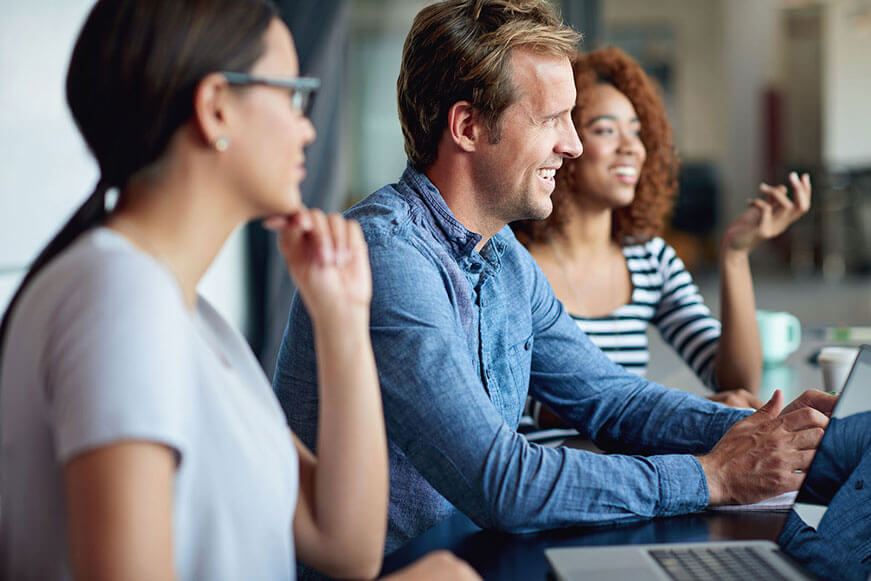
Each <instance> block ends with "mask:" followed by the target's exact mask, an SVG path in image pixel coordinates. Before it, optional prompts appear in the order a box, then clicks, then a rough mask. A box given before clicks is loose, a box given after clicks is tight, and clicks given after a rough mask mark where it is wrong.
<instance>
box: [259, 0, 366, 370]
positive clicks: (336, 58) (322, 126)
mask: <svg viewBox="0 0 871 581" xmlns="http://www.w3.org/2000/svg"><path fill="white" fill-rule="evenodd" d="M276 4H277V6H278V7H279V10H280V12H281V16H282V18H283V19H284V21H285V22H286V23H287V25H288V27H289V28H290V32H291V34H292V35H293V40H294V43H295V44H296V50H297V53H298V54H299V63H300V74H301V75H305V76H311V77H318V78H319V79H320V80H321V88H320V89H319V90H318V94H317V97H316V99H315V101H314V104H313V108H312V113H311V120H312V123H313V124H314V126H315V130H316V131H317V139H316V140H315V142H314V143H312V144H311V145H309V147H308V148H307V149H306V179H305V181H304V182H303V183H302V196H303V201H304V202H305V204H306V205H307V206H310V207H318V208H321V209H323V210H324V211H326V212H335V211H337V210H341V209H342V208H343V205H344V202H345V195H346V194H345V190H344V179H343V177H344V173H345V165H346V160H347V153H346V150H345V142H346V139H345V136H344V134H343V131H344V127H343V123H342V120H343V111H342V103H343V98H344V95H345V85H346V79H345V76H346V75H345V72H346V64H347V56H348V36H349V35H348V30H349V19H348V10H349V5H348V2H347V0H319V1H318V2H312V1H310V0H309V1H304V0H283V1H279V2H277V3H276ZM246 228H247V231H246V235H247V242H248V249H249V273H248V275H249V280H250V288H249V291H250V292H249V297H250V303H249V305H250V308H249V313H248V321H249V329H248V340H249V342H250V343H251V347H252V349H253V350H254V352H255V353H256V354H257V357H258V358H259V360H260V364H261V365H262V366H263V369H264V370H265V371H266V374H267V376H268V377H272V372H273V369H274V367H275V358H276V356H277V354H278V347H279V345H280V343H281V337H282V334H283V333H284V328H285V326H286V324H287V314H288V311H289V308H290V299H291V297H292V296H293V290H294V287H293V283H292V282H291V280H290V277H289V276H288V274H287V268H286V267H285V265H284V261H283V260H282V258H281V255H280V253H279V252H278V249H277V247H276V241H275V235H274V234H272V233H271V232H269V231H267V230H264V229H263V228H262V227H261V226H260V224H259V223H257V222H254V223H251V224H249V225H248V226H247V227H246Z"/></svg>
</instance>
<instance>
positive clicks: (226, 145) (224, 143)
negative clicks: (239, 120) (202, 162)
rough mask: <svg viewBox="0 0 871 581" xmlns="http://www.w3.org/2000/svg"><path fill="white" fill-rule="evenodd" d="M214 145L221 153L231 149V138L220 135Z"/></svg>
mask: <svg viewBox="0 0 871 581" xmlns="http://www.w3.org/2000/svg"><path fill="white" fill-rule="evenodd" d="M214 147H215V150H216V151H219V152H221V153H223V152H225V151H227V150H228V149H230V138H229V137H219V138H217V139H216V140H215V143H214Z"/></svg>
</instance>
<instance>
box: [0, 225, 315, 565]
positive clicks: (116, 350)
mask: <svg viewBox="0 0 871 581" xmlns="http://www.w3.org/2000/svg"><path fill="white" fill-rule="evenodd" d="M5 345H6V347H5V349H4V351H3V353H2V370H0V371H2V375H0V502H2V511H0V515H2V526H0V535H2V538H0V559H2V562H0V564H2V568H0V578H6V579H48V580H51V579H66V578H69V577H70V573H69V559H68V556H67V538H66V521H65V516H66V515H65V508H64V500H63V498H64V497H63V481H62V477H63V472H62V470H63V465H64V463H65V462H67V461H68V460H70V459H71V458H73V457H75V456H76V455H78V454H81V453H83V452H86V451H88V450H92V449H94V448H99V447H101V446H106V445H109V444H112V443H113V442H118V441H121V440H131V439H133V440H144V441H150V442H157V443H161V444H164V445H166V446H169V447H170V448H172V449H173V450H175V452H176V453H177V455H178V467H177V469H176V473H175V481H174V505H173V543H174V555H175V559H176V562H175V570H176V572H177V574H178V576H179V577H180V578H182V579H233V580H237V579H270V580H271V579H293V578H294V577H295V569H296V566H295V560H294V545H293V536H292V534H293V529H292V520H293V513H294V509H295V507H296V499H297V486H298V477H299V475H298V470H299V466H298V459H297V455H296V450H295V448H294V446H293V443H292V440H291V437H290V432H289V428H288V427H287V424H286V420H285V417H284V414H283V413H282V411H281V408H280V407H279V405H278V401H277V400H276V398H275V396H274V394H273V392H272V389H271V386H270V384H269V382H268V380H267V379H266V376H265V375H264V374H263V371H262V370H261V369H260V366H259V364H258V363H257V360H256V359H255V358H254V356H253V354H252V353H251V351H250V349H249V348H248V346H247V344H246V343H245V341H244V340H243V339H242V337H241V336H240V335H239V333H237V332H236V331H235V330H233V329H232V328H231V327H230V326H229V325H228V324H227V323H226V322H225V321H224V320H223V319H222V318H221V316H220V315H219V314H218V313H217V312H216V311H215V310H214V309H213V308H212V307H211V306H210V305H209V304H208V303H207V302H206V301H205V300H204V299H202V298H200V299H199V302H198V304H197V307H196V310H195V311H194V312H191V311H188V310H187V309H186V308H185V306H184V303H183V299H182V295H181V291H180V289H179V287H178V285H177V282H176V280H175V278H174V277H173V276H172V274H171V273H169V271H168V270H167V269H166V268H165V267H164V266H163V265H161V264H160V263H159V262H157V261H155V259H154V258H152V257H151V256H149V255H147V254H144V253H142V252H140V251H138V250H136V249H135V248H134V247H133V246H132V245H131V244H129V243H128V242H127V241H126V239H125V238H123V237H122V236H120V235H118V234H116V233H115V232H113V231H112V230H109V229H106V228H97V229H95V230H93V231H90V232H88V233H86V234H84V235H82V236H81V237H80V238H79V239H78V240H77V241H76V242H75V243H74V244H73V245H72V246H71V247H70V248H68V249H67V250H66V251H65V252H64V253H63V254H62V255H61V256H59V257H58V258H57V259H55V260H54V261H53V262H52V263H51V264H50V265H49V266H48V267H47V268H45V269H44V270H43V272H42V273H40V275H39V276H38V277H37V278H36V279H35V280H34V282H33V283H32V284H31V285H30V286H29V287H28V289H27V292H26V293H25V294H24V296H23V297H22V299H21V301H20V302H19V303H18V306H17V308H16V310H15V314H14V316H13V319H12V321H11V325H10V327H9V330H8V334H7V336H6V340H5ZM224 361H226V363H225V362H224ZM227 363H228V364H227Z"/></svg>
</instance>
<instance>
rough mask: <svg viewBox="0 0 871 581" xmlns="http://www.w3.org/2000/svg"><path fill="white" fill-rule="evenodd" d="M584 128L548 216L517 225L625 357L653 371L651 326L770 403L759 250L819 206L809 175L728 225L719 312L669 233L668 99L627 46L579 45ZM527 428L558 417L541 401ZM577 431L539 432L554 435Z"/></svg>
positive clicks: (617, 357) (565, 292)
mask: <svg viewBox="0 0 871 581" xmlns="http://www.w3.org/2000/svg"><path fill="white" fill-rule="evenodd" d="M573 67H574V73H575V86H576V88H577V101H576V107H575V109H574V111H573V112H572V118H573V121H574V123H575V128H576V129H577V131H578V134H579V136H580V138H581V142H582V143H583V144H584V153H583V154H582V155H581V156H580V157H579V158H577V159H572V160H567V161H566V163H565V164H564V165H563V167H562V168H561V169H560V170H559V171H558V172H557V175H556V189H555V191H554V195H553V212H552V213H551V215H550V217H549V218H548V219H547V220H543V221H532V220H528V221H524V222H519V223H516V224H514V225H513V227H514V230H515V232H516V233H517V237H518V239H519V240H520V241H521V242H523V243H524V244H525V245H526V246H527V248H528V249H529V251H530V253H531V254H532V256H533V257H535V259H536V261H537V262H538V264H539V265H540V266H541V268H542V270H543V271H544V273H545V275H547V278H548V280H549V281H550V283H551V286H552V287H553V289H554V292H555V293H556V296H557V298H558V299H560V301H562V303H563V305H564V306H565V308H566V309H567V310H568V311H569V313H571V315H572V317H573V318H574V319H575V321H576V322H577V324H578V326H579V327H580V328H581V329H582V330H584V332H586V333H587V334H588V336H589V337H590V339H591V340H592V341H593V342H594V343H595V344H596V345H597V346H598V347H599V348H601V349H602V350H603V351H604V352H605V354H606V355H608V356H609V357H610V358H611V359H612V360H613V361H614V362H616V363H619V364H621V365H623V366H624V367H625V368H626V369H628V370H630V371H633V372H635V373H638V374H640V375H643V374H644V373H645V370H646V367H647V362H648V359H649V354H648V350H647V335H646V333H647V328H648V326H651V325H652V326H655V327H656V328H657V330H658V331H659V332H660V334H661V335H662V336H663V338H664V339H665V340H666V341H667V342H668V343H669V344H670V345H671V346H672V347H673V348H674V349H675V351H677V353H678V354H679V355H680V356H681V357H682V358H683V359H684V361H686V362H687V364H688V365H690V366H691V367H692V369H693V371H695V373H696V375H697V376H698V377H699V379H700V380H701V381H702V382H703V383H704V384H705V385H707V386H708V387H709V388H711V389H712V390H713V391H714V392H716V393H715V394H714V395H712V396H711V399H714V400H717V401H721V402H723V403H727V404H729V405H735V406H738V407H754V408H758V407H760V406H761V405H762V402H760V401H759V400H758V399H757V398H756V397H755V395H754V394H755V393H757V392H758V390H759V382H760V380H761V375H762V347H761V344H760V339H759V328H758V326H757V323H756V311H755V306H754V300H753V281H752V278H751V274H750V263H749V254H750V252H751V251H752V250H753V248H755V247H756V246H757V245H758V244H760V243H761V242H762V241H764V240H768V239H771V238H773V237H775V236H777V235H779V234H780V233H782V232H783V231H784V230H785V229H786V228H787V227H788V226H789V225H790V224H791V223H792V222H794V221H795V220H797V219H798V218H799V217H801V216H802V215H803V214H804V213H805V212H806V211H807V210H808V208H809V206H810V196H811V185H810V178H809V177H808V176H807V175H804V176H803V177H801V178H799V176H798V175H796V174H794V173H793V174H792V175H791V176H790V185H791V187H792V191H793V197H792V198H790V197H789V196H788V193H787V188H786V187H785V186H782V185H780V186H770V185H767V184H762V185H761V186H760V196H759V197H757V198H754V199H752V200H750V201H749V202H748V208H747V210H746V211H745V212H743V213H742V214H741V215H740V216H739V217H738V218H736V219H735V220H734V221H733V222H732V223H731V224H730V225H729V227H728V228H727V229H726V233H725V235H724V237H723V241H722V244H721V248H720V282H721V307H722V308H721V315H722V319H723V321H722V326H721V324H720V322H719V321H717V320H716V319H714V318H712V317H711V316H710V311H709V310H708V308H707V306H706V305H705V304H704V302H703V300H702V297H701V295H699V293H698V289H697V288H696V286H695V284H693V280H692V277H691V276H690V274H689V273H688V272H687V271H686V269H685V268H684V265H683V263H682V262H681V260H680V258H678V257H677V255H676V254H675V251H674V249H672V248H671V246H669V245H668V244H667V243H666V242H665V241H664V240H663V239H662V238H661V236H662V231H663V228H664V226H665V222H666V218H667V217H668V215H669V213H670V212H671V209H672V205H673V201H674V196H675V194H676V192H677V184H676V177H677V167H678V159H677V155H676V153H675V150H674V146H673V140H672V131H671V127H670V126H669V122H668V116H667V114H666V111H665V107H664V105H663V103H662V100H661V99H660V97H659V95H658V93H657V91H656V89H655V88H654V86H653V83H652V82H651V81H650V79H649V78H648V77H647V75H646V74H645V73H644V71H643V69H642V68H641V66H639V65H638V63H636V62H635V61H634V60H632V58H631V57H629V56H628V55H627V54H626V53H624V52H623V51H621V50H620V49H618V48H614V47H608V48H603V49H599V50H595V51H592V52H590V53H584V54H579V55H578V56H577V58H576V59H575V62H574V63H573ZM532 411H533V413H532V415H533V417H537V418H538V421H537V422H533V421H532V418H530V417H529V416H527V417H526V418H525V421H524V423H525V424H526V430H529V429H530V427H532V426H534V425H535V424H536V423H537V424H538V426H539V427H551V428H559V424H560V422H559V420H558V419H557V418H555V417H554V416H553V414H550V413H548V411H547V410H546V408H545V409H542V408H541V407H540V406H539V405H538V404H537V403H536V404H534V405H533V406H532ZM572 433H574V431H563V430H560V429H556V430H553V431H551V430H543V431H528V432H527V437H529V438H530V439H532V440H535V441H543V440H545V439H549V438H550V437H556V438H564V437H565V436H568V435H571V434H572Z"/></svg>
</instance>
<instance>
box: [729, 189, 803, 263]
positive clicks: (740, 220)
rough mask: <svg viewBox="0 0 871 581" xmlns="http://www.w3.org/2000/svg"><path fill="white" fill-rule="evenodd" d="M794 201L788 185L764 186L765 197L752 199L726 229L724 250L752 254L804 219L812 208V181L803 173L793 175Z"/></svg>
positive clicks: (762, 190)
mask: <svg viewBox="0 0 871 581" xmlns="http://www.w3.org/2000/svg"><path fill="white" fill-rule="evenodd" d="M789 183H790V184H791V185H792V193H793V196H792V199H790V198H789V196H787V190H786V186H784V185H779V186H770V185H768V184H762V185H760V186H759V191H760V192H762V196H760V197H758V198H755V199H752V200H749V201H748V202H747V205H748V206H749V207H748V208H747V210H745V211H744V212H743V213H742V214H741V215H740V216H738V217H737V218H736V219H735V220H734V221H733V222H732V223H731V224H730V225H729V228H728V229H727V230H726V234H725V236H724V237H723V249H724V250H727V251H728V250H732V251H739V252H745V253H749V252H750V251H751V250H753V249H754V248H755V247H756V245H757V244H759V243H760V242H762V241H763V240H770V239H771V238H774V237H775V236H778V235H780V234H781V233H783V231H784V230H786V229H787V228H788V227H789V225H790V224H792V223H793V222H795V221H796V220H798V219H799V218H800V217H802V216H803V215H804V214H805V213H806V212H807V211H808V209H809V208H810V205H811V179H810V176H809V175H808V174H803V175H802V176H801V178H800V179H799V177H798V174H796V173H795V172H792V173H790V174H789Z"/></svg>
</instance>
